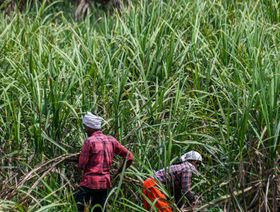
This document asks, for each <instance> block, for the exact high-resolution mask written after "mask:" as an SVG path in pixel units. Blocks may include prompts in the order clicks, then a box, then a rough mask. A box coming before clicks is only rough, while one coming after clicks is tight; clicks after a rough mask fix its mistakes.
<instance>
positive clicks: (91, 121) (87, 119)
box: [83, 112, 103, 130]
mask: <svg viewBox="0 0 280 212" xmlns="http://www.w3.org/2000/svg"><path fill="white" fill-rule="evenodd" d="M102 121H103V119H102V118H101V117H100V116H96V115H93V114H92V113H91V112H87V114H86V115H85V116H84V118H83V124H84V125H86V126H87V127H89V128H92V129H96V130H100V129H101V124H102Z"/></svg>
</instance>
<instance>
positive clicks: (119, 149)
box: [114, 141, 134, 175]
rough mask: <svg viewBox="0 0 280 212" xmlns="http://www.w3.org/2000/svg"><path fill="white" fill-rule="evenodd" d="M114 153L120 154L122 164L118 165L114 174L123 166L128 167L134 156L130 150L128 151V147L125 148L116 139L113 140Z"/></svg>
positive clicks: (120, 170) (119, 171)
mask: <svg viewBox="0 0 280 212" xmlns="http://www.w3.org/2000/svg"><path fill="white" fill-rule="evenodd" d="M114 153H115V154H117V155H119V156H121V157H122V158H123V162H122V165H121V166H120V167H119V169H118V171H117V173H116V175H118V174H119V173H121V172H122V170H123V167H124V166H125V168H128V167H129V166H130V165H131V164H132V162H133V160H134V156H133V154H132V152H130V151H129V150H128V149H126V148H125V147H124V146H123V145H121V144H120V143H119V142H118V141H115V142H114Z"/></svg>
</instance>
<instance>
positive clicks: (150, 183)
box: [143, 177, 172, 212]
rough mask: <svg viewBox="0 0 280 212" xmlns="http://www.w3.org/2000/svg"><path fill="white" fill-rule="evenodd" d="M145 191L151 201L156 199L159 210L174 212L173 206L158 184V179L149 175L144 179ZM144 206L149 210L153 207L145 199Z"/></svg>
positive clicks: (160, 211)
mask: <svg viewBox="0 0 280 212" xmlns="http://www.w3.org/2000/svg"><path fill="white" fill-rule="evenodd" d="M143 187H144V189H143V192H144V194H145V196H146V197H148V198H149V199H150V200H151V202H154V201H156V203H155V204H154V205H155V207H156V208H157V209H158V212H172V207H171V206H170V204H169V203H168V201H167V197H166V196H165V194H163V193H162V192H161V191H160V190H159V189H158V186H157V181H156V180H155V179H154V178H152V177H149V178H148V179H146V180H145V181H144V184H143ZM144 208H145V209H147V210H149V209H150V208H151V206H150V204H149V203H148V202H147V201H146V200H145V199H144Z"/></svg>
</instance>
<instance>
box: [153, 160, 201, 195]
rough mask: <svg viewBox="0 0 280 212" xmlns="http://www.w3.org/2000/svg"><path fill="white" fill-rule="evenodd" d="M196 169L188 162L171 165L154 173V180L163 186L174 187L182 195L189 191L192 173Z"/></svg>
mask: <svg viewBox="0 0 280 212" xmlns="http://www.w3.org/2000/svg"><path fill="white" fill-rule="evenodd" d="M193 172H197V170H196V168H195V167H194V166H193V165H192V164H191V163H189V162H187V161H186V162H184V163H180V164H175V165H171V166H170V167H167V168H164V169H161V170H159V171H157V172H156V174H155V175H156V178H157V179H158V180H159V181H160V182H161V183H163V184H165V185H172V184H173V185H174V187H175V188H177V189H181V192H182V194H185V193H186V192H188V191H190V189H191V177H192V173H193Z"/></svg>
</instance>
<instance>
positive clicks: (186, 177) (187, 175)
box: [181, 170, 192, 194]
mask: <svg viewBox="0 0 280 212" xmlns="http://www.w3.org/2000/svg"><path fill="white" fill-rule="evenodd" d="M191 177H192V171H191V170H185V171H184V172H183V173H182V179H181V183H182V193H183V194H186V193H187V192H188V191H190V190H191Z"/></svg>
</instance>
